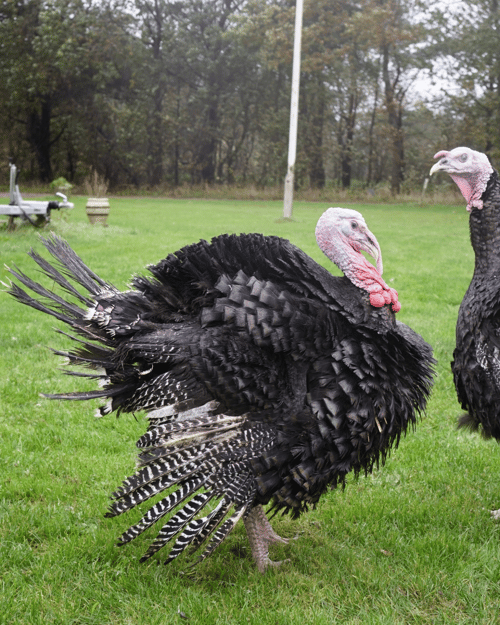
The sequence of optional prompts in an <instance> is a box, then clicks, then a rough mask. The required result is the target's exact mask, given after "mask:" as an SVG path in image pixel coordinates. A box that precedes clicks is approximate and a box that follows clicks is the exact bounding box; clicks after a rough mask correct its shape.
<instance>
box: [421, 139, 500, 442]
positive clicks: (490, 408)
mask: <svg viewBox="0 0 500 625" xmlns="http://www.w3.org/2000/svg"><path fill="white" fill-rule="evenodd" d="M434 158H438V159H439V160H438V162H437V163H435V165H434V166H433V167H432V169H431V172H430V173H431V174H433V173H435V172H437V171H443V172H446V173H448V174H450V176H451V177H452V179H453V180H454V181H455V182H456V184H457V185H458V188H459V189H460V191H461V192H462V195H463V196H464V198H465V200H466V201H467V210H468V211H470V217H469V227H470V237H471V243H472V247H473V249H474V253H475V266H474V274H473V276H472V281H471V283H470V285H469V288H468V289H467V292H466V294H465V296H464V299H463V301H462V304H461V305H460V310H459V312H458V320H457V328H456V347H455V350H454V352H453V361H452V363H451V368H452V371H453V377H454V381H455V387H456V390H457V395H458V400H459V402H460V404H461V406H462V408H463V409H464V410H466V411H467V412H466V414H464V415H463V416H461V417H460V419H459V427H467V428H469V429H472V430H480V431H481V432H482V433H483V435H484V436H486V437H488V438H490V437H494V438H496V439H497V440H500V274H499V270H500V255H499V253H498V250H499V247H500V182H499V179H498V173H497V172H496V171H495V170H494V169H493V167H492V166H491V164H490V162H489V160H488V157H487V156H486V155H485V154H481V153H480V152H476V151H475V150H471V149H470V148H466V147H459V148H455V149H453V150H451V151H450V152H446V151H441V152H438V153H437V154H436V155H435V157H434Z"/></svg>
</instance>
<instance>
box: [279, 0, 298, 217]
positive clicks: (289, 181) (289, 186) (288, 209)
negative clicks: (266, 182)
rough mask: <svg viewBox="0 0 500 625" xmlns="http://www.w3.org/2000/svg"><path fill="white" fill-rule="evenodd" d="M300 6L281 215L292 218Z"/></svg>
mask: <svg viewBox="0 0 500 625" xmlns="http://www.w3.org/2000/svg"><path fill="white" fill-rule="evenodd" d="M302 7H303V0H296V5H295V35H294V41H293V68H292V99H291V103H290V134H289V138H288V169H287V173H286V178H285V199H284V206H283V217H284V218H285V219H291V218H292V203H293V180H294V169H295V155H296V153H297V122H298V112H299V85H300V48H301V39H302V12H303V11H302Z"/></svg>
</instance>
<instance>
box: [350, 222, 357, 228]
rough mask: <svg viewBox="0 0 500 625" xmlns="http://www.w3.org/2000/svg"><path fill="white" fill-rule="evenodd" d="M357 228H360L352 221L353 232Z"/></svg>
mask: <svg viewBox="0 0 500 625" xmlns="http://www.w3.org/2000/svg"><path fill="white" fill-rule="evenodd" d="M357 227H358V224H357V222H356V221H351V228H352V229H353V230H356V229H357Z"/></svg>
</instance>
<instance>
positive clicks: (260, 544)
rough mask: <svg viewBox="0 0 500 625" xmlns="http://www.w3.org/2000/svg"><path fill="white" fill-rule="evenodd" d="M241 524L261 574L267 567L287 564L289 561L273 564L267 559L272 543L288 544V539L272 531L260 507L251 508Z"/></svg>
mask: <svg viewBox="0 0 500 625" xmlns="http://www.w3.org/2000/svg"><path fill="white" fill-rule="evenodd" d="M243 523H244V524H245V528H246V530H247V535H248V541H249V543H250V548H251V550H252V555H253V558H254V560H255V564H256V565H257V569H258V570H259V571H260V572H261V573H265V572H266V569H267V567H268V566H280V565H281V564H283V562H289V560H282V561H279V562H274V561H273V560H271V559H270V558H269V545H271V544H272V543H284V544H288V538H282V537H281V536H279V535H278V534H277V533H276V532H275V531H274V530H273V528H272V527H271V524H270V523H269V521H268V519H267V516H266V513H265V512H264V508H263V507H262V506H261V505H258V506H255V507H254V508H252V510H251V512H250V514H249V515H248V516H247V517H246V518H245V519H244V520H243Z"/></svg>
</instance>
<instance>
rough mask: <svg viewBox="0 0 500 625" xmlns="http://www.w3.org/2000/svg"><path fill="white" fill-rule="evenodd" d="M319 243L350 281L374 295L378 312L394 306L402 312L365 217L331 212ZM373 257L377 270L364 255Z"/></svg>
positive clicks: (344, 210) (318, 233)
mask: <svg viewBox="0 0 500 625" xmlns="http://www.w3.org/2000/svg"><path fill="white" fill-rule="evenodd" d="M316 240H317V242H318V245H319V247H320V249H321V250H322V251H323V253H324V254H326V256H328V258H329V259H330V260H331V261H332V262H334V263H335V264H336V265H337V267H339V269H341V270H342V271H343V272H344V274H345V276H346V278H349V280H350V281H351V282H352V283H353V284H355V285H356V286H357V287H359V288H361V289H364V290H365V291H367V292H368V293H369V295H370V304H371V305H372V306H375V307H377V308H380V307H381V306H384V305H385V304H390V305H391V307H392V310H393V311H394V312H398V310H400V308H401V304H400V303H399V302H398V294H397V292H396V291H395V290H394V289H391V288H390V287H388V286H387V284H386V283H385V282H384V280H383V279H382V271H383V266H382V252H381V251H380V245H379V244H378V241H377V239H376V237H375V235H374V234H372V233H371V232H370V230H369V229H368V226H367V225H366V222H365V220H364V219H363V215H361V213H358V212H357V211H355V210H350V209H348V208H338V207H337V208H329V209H328V210H327V211H325V212H324V213H323V214H322V215H321V217H320V218H319V220H318V224H317V226H316ZM362 251H365V252H367V253H368V254H370V256H372V257H373V258H374V259H375V261H376V263H377V267H376V268H375V267H374V266H373V265H372V264H371V263H369V262H368V261H367V260H366V258H365V257H364V256H363V254H361V252H362Z"/></svg>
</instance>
